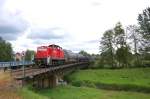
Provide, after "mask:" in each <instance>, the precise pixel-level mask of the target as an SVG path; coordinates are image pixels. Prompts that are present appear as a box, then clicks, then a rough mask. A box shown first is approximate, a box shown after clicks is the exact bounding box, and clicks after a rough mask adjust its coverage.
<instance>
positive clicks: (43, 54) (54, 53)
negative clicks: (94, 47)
mask: <svg viewBox="0 0 150 99" xmlns="http://www.w3.org/2000/svg"><path fill="white" fill-rule="evenodd" d="M89 59H90V57H88V56H83V55H82V54H78V53H73V52H72V51H70V50H65V49H62V48H61V47H60V46H58V45H55V44H52V45H49V46H39V47H37V52H36V54H35V57H34V62H35V64H37V65H38V66H40V67H43V66H56V65H62V64H68V63H77V62H87V61H89Z"/></svg>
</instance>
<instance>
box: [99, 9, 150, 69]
mask: <svg viewBox="0 0 150 99" xmlns="http://www.w3.org/2000/svg"><path fill="white" fill-rule="evenodd" d="M137 21H138V24H137V25H129V26H127V27H126V28H125V29H124V28H123V26H122V24H121V23H120V22H118V23H117V24H116V25H115V27H114V28H113V29H108V30H106V31H105V32H104V34H103V36H102V38H101V40H100V57H99V59H98V61H97V64H98V66H99V67H100V68H103V67H109V68H125V67H139V66H150V8H149V7H148V8H146V9H144V10H143V12H142V13H141V14H139V15H138V19H137Z"/></svg>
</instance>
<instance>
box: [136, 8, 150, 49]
mask: <svg viewBox="0 0 150 99" xmlns="http://www.w3.org/2000/svg"><path fill="white" fill-rule="evenodd" d="M138 23H139V25H140V30H141V31H140V33H141V35H142V37H143V47H144V49H150V8H149V7H148V8H146V9H144V10H143V12H142V13H141V14H139V16H138ZM144 49H143V50H144ZM145 51H146V50H145ZM148 52H150V50H149V51H148Z"/></svg>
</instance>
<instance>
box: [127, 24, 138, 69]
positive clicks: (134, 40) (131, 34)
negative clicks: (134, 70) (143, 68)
mask: <svg viewBox="0 0 150 99" xmlns="http://www.w3.org/2000/svg"><path fill="white" fill-rule="evenodd" d="M127 33H128V34H127V35H128V39H129V41H130V42H131V46H132V45H133V48H134V56H135V59H134V65H136V66H137V65H138V66H140V65H141V62H140V59H139V58H140V57H139V56H140V54H139V53H138V52H139V48H140V42H141V34H140V32H139V27H138V26H136V25H129V26H128V27H127Z"/></svg>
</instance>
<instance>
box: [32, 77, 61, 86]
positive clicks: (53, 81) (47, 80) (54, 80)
mask: <svg viewBox="0 0 150 99" xmlns="http://www.w3.org/2000/svg"><path fill="white" fill-rule="evenodd" d="M58 78H59V77H58V76H57V75H49V76H47V77H42V76H41V77H40V76H38V77H36V78H34V80H33V85H34V86H35V87H37V88H53V87H56V86H57V85H58Z"/></svg>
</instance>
